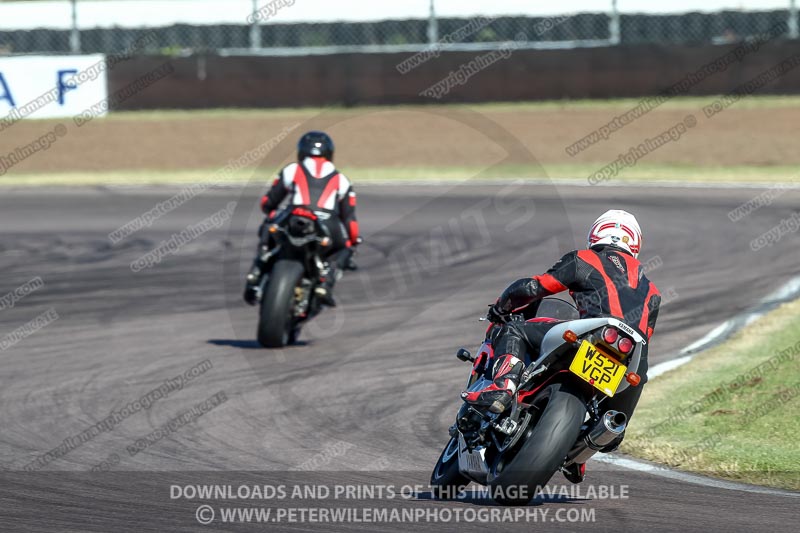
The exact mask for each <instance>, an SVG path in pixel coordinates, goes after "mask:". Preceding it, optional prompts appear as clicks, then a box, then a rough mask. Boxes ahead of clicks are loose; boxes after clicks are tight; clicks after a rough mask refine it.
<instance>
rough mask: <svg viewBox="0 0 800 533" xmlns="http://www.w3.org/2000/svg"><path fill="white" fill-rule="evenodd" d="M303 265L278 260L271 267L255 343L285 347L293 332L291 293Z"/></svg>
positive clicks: (297, 282) (300, 274) (292, 294)
mask: <svg viewBox="0 0 800 533" xmlns="http://www.w3.org/2000/svg"><path fill="white" fill-rule="evenodd" d="M303 271H304V269H303V265H301V264H300V263H298V262H297V261H289V260H285V259H282V260H280V261H278V262H276V263H275V265H274V266H273V267H272V271H271V272H270V275H269V282H268V283H267V286H266V287H265V289H264V297H263V298H262V299H261V310H260V314H259V318H258V342H259V344H261V346H263V347H265V348H281V347H283V346H286V345H287V344H288V343H289V340H290V337H291V333H292V330H293V329H294V324H293V320H294V317H292V316H291V311H292V301H293V300H294V289H295V287H297V285H298V284H299V283H300V280H301V279H302V277H303Z"/></svg>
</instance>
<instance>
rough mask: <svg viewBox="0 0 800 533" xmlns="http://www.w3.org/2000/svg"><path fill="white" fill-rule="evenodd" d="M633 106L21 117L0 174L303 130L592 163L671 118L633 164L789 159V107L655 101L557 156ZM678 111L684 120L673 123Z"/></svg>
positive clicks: (189, 157) (796, 111)
mask: <svg viewBox="0 0 800 533" xmlns="http://www.w3.org/2000/svg"><path fill="white" fill-rule="evenodd" d="M672 104H674V102H673V103H672ZM635 105H636V102H634V101H631V102H630V103H624V104H622V105H620V104H618V103H617V104H609V103H598V105H597V106H596V107H593V106H592V105H591V104H586V103H579V104H574V105H571V104H569V103H564V104H552V103H551V104H542V105H536V104H527V105H526V104H520V105H500V104H497V105H492V104H488V105H484V106H469V107H467V106H425V107H387V108H363V109H337V110H327V111H321V110H272V111H270V110H213V111H201V112H179V111H164V112H141V113H122V114H117V115H111V116H109V117H106V118H98V119H94V120H92V121H90V122H89V123H87V124H84V125H82V126H80V127H78V126H77V125H76V124H75V123H74V122H73V121H72V120H69V119H65V120H61V121H52V120H48V121H22V122H19V123H16V124H13V125H12V126H10V127H6V128H5V129H4V130H2V131H0V179H2V175H5V176H12V175H15V174H22V175H24V174H30V173H55V172H57V173H61V172H86V173H102V172H110V171H119V170H134V171H151V172H158V171H178V170H192V169H209V170H213V169H216V168H219V167H221V166H223V165H225V164H226V162H228V161H229V160H231V159H236V158H238V157H240V156H242V154H244V153H246V152H248V151H249V150H252V149H253V148H254V147H257V146H259V145H263V144H264V143H267V144H268V145H269V146H270V148H271V150H272V152H271V155H270V162H269V163H270V164H274V165H278V164H280V163H282V162H284V161H288V160H290V159H292V157H293V153H294V143H295V141H296V138H297V137H298V136H299V135H300V134H301V133H302V132H303V131H306V130H310V129H325V130H327V131H329V132H330V133H331V134H332V136H333V138H334V139H335V141H336V145H337V150H338V151H337V156H336V157H337V161H338V162H341V165H342V166H343V168H347V167H352V168H380V167H384V168H392V167H411V166H416V167H427V166H430V167H474V166H487V165H492V164H496V163H498V162H502V163H507V164H512V165H535V164H537V163H538V164H543V165H558V164H567V165H568V164H575V165H580V164H583V165H586V164H590V163H591V164H597V165H604V164H607V163H609V162H611V161H613V160H614V159H616V158H618V157H619V156H621V155H622V154H626V153H628V152H629V151H630V150H631V149H632V148H634V147H636V146H639V145H642V144H643V143H645V144H647V143H648V142H649V141H648V139H652V138H655V137H657V136H659V135H661V134H663V133H664V132H668V131H670V130H672V131H673V132H674V131H676V130H675V128H676V125H678V124H681V125H682V126H681V127H683V128H684V129H685V130H686V131H685V132H683V133H681V134H680V135H675V137H677V138H673V139H670V140H669V141H668V142H665V143H662V144H660V145H659V146H657V147H656V148H654V149H652V150H648V151H647V153H646V154H645V155H642V156H641V158H640V162H643V163H648V164H650V163H653V164H670V165H679V166H683V165H686V166H707V167H719V166H736V165H754V166H771V165H782V166H786V165H796V164H798V163H800V151H799V150H797V149H796V145H795V144H794V143H795V142H796V141H795V133H796V125H797V124H798V123H800V105H797V104H796V103H789V104H785V105H777V106H763V107H761V108H737V107H736V105H734V106H731V107H730V108H728V109H725V110H724V111H723V112H721V113H718V114H716V115H714V116H713V117H710V118H709V117H708V116H706V115H705V114H704V113H703V111H702V107H703V106H702V105H701V104H700V103H697V102H693V101H687V103H686V104H685V105H669V106H667V105H665V106H662V107H659V108H657V109H654V110H652V111H650V112H648V113H647V114H645V115H644V116H641V117H640V118H637V119H635V120H632V121H628V123H627V124H626V125H623V126H621V127H619V128H618V129H617V130H616V131H614V132H612V133H611V134H610V135H609V136H608V138H607V139H602V138H600V140H599V142H596V143H594V144H591V145H589V146H588V147H586V148H585V149H583V150H580V151H578V152H577V153H576V151H575V150H574V149H573V150H572V152H573V154H572V155H571V154H570V153H568V151H567V149H566V148H567V147H568V146H570V145H573V143H575V142H576V141H578V140H579V139H581V138H588V137H586V136H587V135H592V132H593V131H597V130H598V129H599V128H601V127H602V126H603V125H606V124H608V123H609V122H610V121H613V120H614V117H615V116H619V115H621V114H622V113H624V112H625V111H626V110H628V109H630V108H631V107H634V106H635ZM689 115H691V116H692V117H694V125H693V126H691V127H685V126H683V125H685V124H687V123H688V122H687V117H688V116H689ZM689 122H691V121H689ZM59 124H61V125H63V128H62V127H61V126H59ZM619 124H620V123H619V121H617V126H619ZM64 128H65V130H64ZM59 130H60V131H61V133H62V134H60V135H57V133H58V131H59ZM284 137H285V140H284V141H283V142H280V143H279V142H277V141H279V140H281V139H283V138H284ZM648 146H651V148H652V146H654V145H653V144H652V143H651V144H649V145H648Z"/></svg>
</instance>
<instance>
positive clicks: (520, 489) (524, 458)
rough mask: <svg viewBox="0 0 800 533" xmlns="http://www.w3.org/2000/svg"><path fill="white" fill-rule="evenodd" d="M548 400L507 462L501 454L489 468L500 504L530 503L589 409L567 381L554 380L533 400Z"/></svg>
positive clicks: (557, 464)
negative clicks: (564, 382) (556, 381)
mask: <svg viewBox="0 0 800 533" xmlns="http://www.w3.org/2000/svg"><path fill="white" fill-rule="evenodd" d="M545 401H546V402H547V404H546V405H545V406H544V410H543V411H542V414H541V416H540V417H539V419H538V420H537V421H536V422H535V423H533V424H532V425H530V426H528V428H527V429H525V431H526V432H527V436H526V438H525V437H524V441H523V442H522V443H521V444H519V445H518V446H520V448H519V451H518V452H517V453H516V454H515V455H514V456H513V457H512V458H511V460H510V462H509V463H508V464H504V463H503V456H502V455H501V456H500V457H498V458H497V460H496V461H495V463H494V464H493V465H492V468H491V469H490V473H489V480H488V481H489V486H490V488H491V494H492V496H493V498H494V500H495V501H496V502H497V503H499V504H501V505H527V504H528V502H530V500H531V499H532V498H533V497H534V496H535V495H536V492H537V490H540V489H541V487H543V486H544V485H545V484H546V483H547V482H548V481H550V478H551V477H553V474H555V473H556V471H558V469H559V468H560V467H561V465H562V464H563V462H564V459H565V457H566V456H567V453H568V452H569V451H570V449H572V446H573V445H574V444H575V441H576V440H577V439H578V434H579V433H580V430H581V425H582V424H583V421H584V418H585V417H586V412H587V410H586V404H585V402H584V400H583V399H581V397H580V394H579V393H577V392H576V391H574V390H573V389H572V388H571V387H570V386H569V385H567V384H563V383H554V384H553V385H550V386H549V387H546V388H545V389H543V390H542V391H541V392H540V393H539V394H537V395H536V398H534V400H533V402H532V403H533V404H534V405H536V404H537V403H539V404H541V403H544V402H545ZM504 455H505V454H504ZM498 468H500V471H498Z"/></svg>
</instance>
